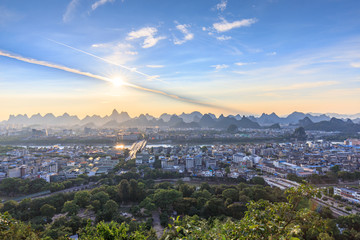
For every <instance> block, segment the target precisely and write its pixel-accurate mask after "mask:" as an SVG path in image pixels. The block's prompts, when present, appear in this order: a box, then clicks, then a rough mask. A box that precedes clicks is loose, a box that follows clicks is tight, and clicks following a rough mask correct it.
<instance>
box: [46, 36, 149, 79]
mask: <svg viewBox="0 0 360 240" xmlns="http://www.w3.org/2000/svg"><path fill="white" fill-rule="evenodd" d="M48 40H49V41H52V42H54V43H56V44H59V45H62V46H64V47H67V48H70V49H72V50H75V51H77V52H81V53H84V54H86V55H88V56H91V57H94V58H97V59H99V60H102V61H104V62H106V63H109V64H111V65H114V66H118V67H121V68H123V69H126V70H128V71H130V72H134V73H137V74H140V75H142V76H145V77H147V78H149V79H153V78H154V76H151V75H149V74H146V73H143V72H140V71H138V70H136V69H135V68H131V67H127V66H125V65H122V64H118V63H116V62H113V61H110V60H108V59H105V58H102V57H99V56H97V55H95V54H92V53H89V52H86V51H83V50H81V49H78V48H75V47H72V46H69V45H67V44H65V43H61V42H58V41H55V40H52V39H48ZM94 46H95V45H94ZM136 54H137V53H136Z"/></svg>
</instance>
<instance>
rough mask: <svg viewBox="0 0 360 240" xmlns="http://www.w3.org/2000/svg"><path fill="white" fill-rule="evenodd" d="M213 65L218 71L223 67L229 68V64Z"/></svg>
mask: <svg viewBox="0 0 360 240" xmlns="http://www.w3.org/2000/svg"><path fill="white" fill-rule="evenodd" d="M211 67H213V68H215V70H216V71H219V70H221V69H225V68H228V67H229V66H228V65H226V64H218V65H212V66H211Z"/></svg>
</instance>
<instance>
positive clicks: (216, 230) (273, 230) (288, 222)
mask: <svg viewBox="0 0 360 240" xmlns="http://www.w3.org/2000/svg"><path fill="white" fill-rule="evenodd" d="M316 193H317V192H316V191H315V190H314V189H312V188H311V187H309V186H305V185H302V186H301V187H299V188H297V189H293V188H292V189H289V190H288V191H287V202H277V203H271V202H269V201H266V200H260V201H257V202H254V201H251V202H250V204H249V205H248V207H247V208H248V210H247V211H246V213H245V216H244V218H242V219H241V220H240V221H236V222H234V221H231V220H227V221H225V222H220V221H219V220H215V221H214V222H212V223H211V222H209V221H206V220H201V219H199V218H198V217H197V216H194V217H185V218H184V219H180V218H179V217H178V218H177V219H173V221H174V223H173V224H171V225H169V228H168V230H167V231H165V234H164V236H163V239H300V238H301V239H313V238H315V239H316V236H319V234H320V233H322V237H323V238H325V237H327V239H333V238H331V233H330V231H329V230H330V229H329V227H328V225H327V222H326V220H323V219H321V217H320V216H319V214H317V213H315V212H312V211H311V210H309V209H298V205H299V203H300V201H301V200H302V199H303V198H310V197H313V196H314V195H315V194H316ZM304 219H306V221H304Z"/></svg>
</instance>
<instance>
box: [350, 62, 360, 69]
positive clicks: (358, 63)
mask: <svg viewBox="0 0 360 240" xmlns="http://www.w3.org/2000/svg"><path fill="white" fill-rule="evenodd" d="M350 66H352V67H353V68H360V62H353V63H350Z"/></svg>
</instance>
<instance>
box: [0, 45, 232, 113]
mask: <svg viewBox="0 0 360 240" xmlns="http://www.w3.org/2000/svg"><path fill="white" fill-rule="evenodd" d="M0 56H4V57H8V58H12V59H16V60H19V61H22V62H26V63H31V64H36V65H40V66H44V67H49V68H53V69H58V70H62V71H65V72H70V73H74V74H78V75H82V76H86V77H90V78H95V79H99V80H102V81H106V82H111V83H112V82H113V81H112V80H111V79H110V78H107V77H103V76H100V75H96V74H93V73H88V72H82V71H80V70H77V69H73V68H69V67H65V66H61V65H57V64H53V63H49V62H46V61H40V60H36V59H32V58H26V57H22V56H16V55H13V54H10V53H6V52H3V51H1V50H0ZM124 85H126V86H128V87H131V88H134V89H137V90H141V91H145V92H150V93H155V94H158V95H163V96H166V97H169V98H172V99H176V100H178V101H182V102H186V103H191V104H196V105H200V106H205V107H211V108H217V109H222V110H227V111H234V110H233V109H228V108H224V107H220V106H216V105H213V104H208V103H203V102H200V101H196V100H193V99H189V98H185V97H181V96H178V95H174V94H169V93H166V92H164V91H161V90H157V89H151V88H146V87H142V86H140V85H135V84H132V83H128V82H124Z"/></svg>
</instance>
